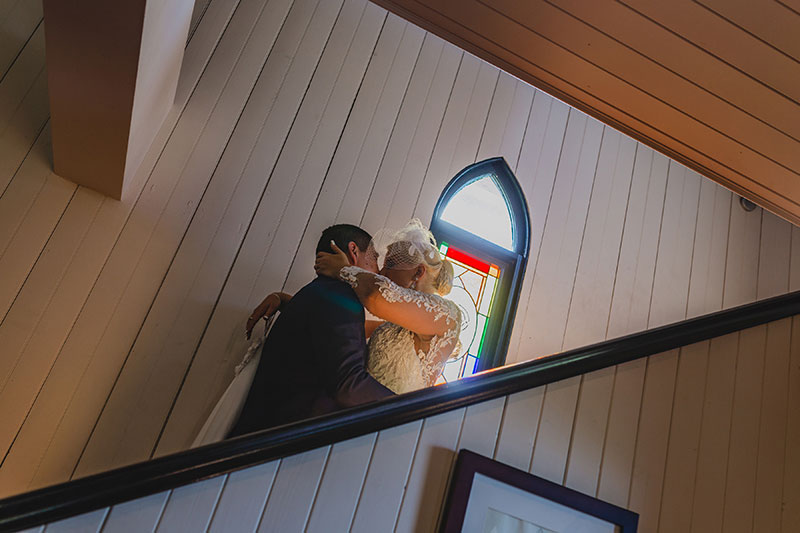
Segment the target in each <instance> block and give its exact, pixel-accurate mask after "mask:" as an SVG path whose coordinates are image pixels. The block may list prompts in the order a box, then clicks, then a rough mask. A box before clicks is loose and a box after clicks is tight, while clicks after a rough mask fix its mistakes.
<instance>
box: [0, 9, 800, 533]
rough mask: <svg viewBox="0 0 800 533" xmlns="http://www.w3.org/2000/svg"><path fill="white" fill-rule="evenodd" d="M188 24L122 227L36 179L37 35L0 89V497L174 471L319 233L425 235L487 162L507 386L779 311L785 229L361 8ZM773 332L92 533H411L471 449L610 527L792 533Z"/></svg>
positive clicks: (798, 236)
mask: <svg viewBox="0 0 800 533" xmlns="http://www.w3.org/2000/svg"><path fill="white" fill-rule="evenodd" d="M3 6H5V4H3V5H0V8H2V7H3ZM340 7H341V9H340ZM15 9H16V8H15ZM615 9H616V8H615ZM620 9H625V10H628V8H624V7H620ZM628 11H630V10H628ZM201 17H202V18H201ZM198 22H199V24H198V25H197V26H196V31H194V33H193V34H192V37H191V39H190V43H189V47H188V49H187V53H186V60H185V66H184V72H183V77H182V79H181V83H180V85H179V89H178V99H177V105H176V108H175V109H174V110H173V112H172V113H171V115H170V118H169V119H168V121H167V123H166V125H165V126H164V127H163V128H162V131H161V133H160V137H159V139H157V141H156V142H155V143H154V146H153V148H152V149H151V153H150V154H149V155H148V159H147V161H146V162H145V164H144V165H143V170H142V171H141V173H140V174H139V175H137V177H136V178H135V180H134V181H135V189H136V190H134V191H133V193H134V195H133V196H132V199H131V200H126V201H125V202H122V203H116V202H111V201H106V200H105V199H102V198H100V197H99V196H97V195H96V194H95V193H91V192H89V191H86V190H84V189H77V190H76V189H75V187H74V186H72V185H70V184H68V183H67V182H64V181H63V180H61V181H59V180H60V178H57V177H55V176H53V175H52V174H51V172H50V170H49V164H50V163H49V160H48V155H47V154H48V151H49V149H50V148H49V144H48V143H49V138H48V131H47V129H46V128H45V129H44V130H42V128H43V125H44V121H45V120H46V117H47V105H46V83H45V81H46V76H45V73H44V72H43V71H42V67H41V65H43V47H42V44H43V41H42V39H41V32H42V29H41V27H39V28H38V29H35V33H34V28H36V26H34V27H32V28H31V29H30V30H29V36H30V37H31V38H30V39H29V40H27V44H25V46H24V48H22V53H21V54H19V56H18V57H17V59H16V60H15V61H14V62H13V63H12V64H10V69H9V70H8V73H7V74H6V76H5V78H2V79H0V268H1V269H2V271H3V273H4V276H2V277H0V311H2V313H0V315H2V316H4V318H0V345H2V346H3V347H4V348H3V355H4V356H6V355H7V354H10V357H0V379H1V380H2V381H1V382H2V384H3V385H0V388H2V390H0V414H3V415H4V416H3V419H4V420H9V419H11V420H14V422H13V423H12V424H7V425H4V426H3V429H2V431H0V437H2V438H3V439H4V442H5V443H6V444H5V447H6V449H7V450H8V453H7V454H6V456H5V459H4V463H3V468H2V469H0V490H2V491H4V493H11V492H16V491H19V490H23V489H24V488H27V487H37V486H41V485H43V484H48V483H52V482H54V481H57V480H64V479H68V478H69V477H70V476H72V475H73V469H74V468H75V465H76V464H77V461H78V460H79V458H81V457H82V459H81V464H80V466H79V467H78V470H77V474H79V475H80V474H83V473H88V472H91V471H94V470H96V469H103V468H106V467H109V466H113V465H118V464H122V463H125V462H129V461H131V460H135V459H144V458H147V457H148V456H150V454H151V453H155V454H156V455H162V454H165V453H169V452H173V451H177V450H180V449H183V448H185V447H186V446H187V445H188V443H190V442H191V440H192V438H193V437H194V434H195V432H196V430H197V428H198V427H199V425H201V424H202V422H203V420H204V418H205V416H206V415H207V413H208V412H209V411H210V409H211V407H212V406H213V404H214V402H215V401H216V399H217V397H218V396H219V394H220V393H221V392H222V390H224V388H225V387H226V386H227V384H228V382H229V379H230V376H231V370H232V367H233V366H234V365H235V364H236V363H237V362H238V360H239V357H240V355H241V353H242V352H243V349H244V345H245V341H244V339H243V337H242V335H241V327H242V321H243V318H244V317H245V316H246V314H247V312H249V310H250V309H251V308H252V307H253V306H254V305H255V304H256V303H258V301H260V300H261V299H262V298H263V296H264V294H266V293H268V292H270V291H272V290H276V289H279V288H281V287H283V288H284V289H285V290H288V291H289V292H293V291H295V290H297V289H298V288H299V287H301V286H302V285H303V284H304V283H306V281H307V280H308V279H310V278H311V277H312V276H313V273H312V270H311V260H312V258H313V246H314V244H315V242H316V240H317V238H318V234H319V232H320V231H321V230H322V229H323V228H324V227H326V226H328V225H330V224H332V223H335V222H353V223H360V224H362V225H364V227H365V228H366V229H367V230H370V231H375V230H376V229H379V228H380V227H382V226H384V225H389V226H398V225H400V224H402V223H404V222H405V221H406V220H407V218H408V217H410V216H412V215H414V216H419V217H421V218H422V219H423V221H424V222H427V220H428V219H429V218H430V215H431V212H432V209H433V206H434V204H435V202H436V200H437V199H438V196H439V194H440V192H441V189H442V187H443V186H444V184H445V183H446V182H447V181H449V180H450V179H451V178H452V177H453V174H454V173H455V172H457V171H459V170H461V169H462V168H463V167H464V166H466V165H468V164H471V163H472V162H474V161H476V160H480V159H483V158H487V157H494V156H498V155H499V156H503V157H505V159H506V160H507V161H508V163H509V165H510V166H511V167H512V168H513V169H515V171H516V175H517V178H518V180H519V182H520V185H521V186H522V188H523V190H524V192H525V194H526V198H527V202H528V206H529V209H530V214H531V222H532V227H531V230H532V233H531V241H532V245H531V250H530V260H529V264H528V268H527V271H526V275H525V279H524V281H523V286H522V291H521V299H520V303H519V308H518V312H517V320H516V323H515V325H514V328H513V333H512V339H511V347H510V349H509V355H508V361H509V362H512V361H523V360H527V359H530V358H532V357H535V356H540V355H545V354H547V353H552V352H556V351H559V350H561V349H564V348H570V347H575V346H580V345H584V344H588V343H591V342H596V341H600V340H602V339H604V338H610V337H616V336H620V335H624V334H627V333H632V332H635V331H641V330H643V329H646V328H648V327H654V326H658V325H661V324H665V323H668V322H671V321H675V320H681V319H683V318H684V317H685V316H687V315H688V316H696V315H699V314H703V313H707V312H710V311H713V310H716V309H719V308H721V307H722V306H725V307H729V306H732V305H737V304H740V303H745V302H748V301H752V300H755V299H757V298H763V297H767V296H770V295H774V294H780V293H784V292H786V291H787V290H790V289H797V288H800V274H798V272H800V259H798V258H800V233H798V231H797V229H796V228H792V227H791V226H789V225H788V224H787V223H785V222H783V221H781V220H779V219H778V218H777V217H774V216H773V215H771V214H769V213H766V212H762V211H761V210H757V211H755V212H754V213H745V212H744V211H743V210H742V209H741V208H740V207H739V205H738V198H737V197H735V196H733V195H732V194H731V193H729V192H727V191H726V190H724V189H722V188H721V187H719V186H717V185H714V184H712V183H711V182H709V181H707V180H705V179H703V178H700V177H699V176H697V175H696V174H694V173H693V172H691V171H688V170H686V169H685V168H684V167H682V166H680V165H678V164H676V163H674V162H669V160H668V159H666V158H665V157H664V156H662V155H660V154H656V153H654V152H653V151H652V150H650V149H649V148H646V147H644V146H642V145H641V144H637V143H634V142H633V141H631V140H630V139H628V138H627V137H624V136H622V135H621V134H619V133H617V132H615V131H613V130H611V129H610V128H608V127H604V126H602V125H600V124H599V123H598V122H596V121H594V120H593V119H589V118H587V117H586V116H585V115H583V114H582V113H580V112H577V111H575V110H574V109H573V110H570V108H569V107H568V106H566V105H565V104H563V103H561V102H559V101H556V100H554V99H553V98H551V97H550V96H548V95H546V94H545V93H542V92H540V91H536V90H534V89H533V88H532V87H530V86H528V85H526V84H524V83H523V82H521V81H519V80H516V79H514V78H512V77H511V76H509V75H507V74H505V73H502V72H499V71H498V70H497V69H495V68H494V67H491V66H489V65H488V64H486V63H484V62H482V61H480V60H478V59H476V58H475V57H473V56H471V55H469V54H465V53H464V52H462V51H461V50H459V49H458V48H456V47H454V46H453V45H450V44H448V43H445V42H444V41H442V40H441V39H439V38H438V37H435V36H433V35H431V34H428V33H426V32H424V31H422V30H421V29H419V28H417V27H415V26H413V25H411V24H409V23H407V22H405V21H403V20H401V19H399V18H398V17H396V16H394V15H388V16H387V14H386V12H385V11H384V10H382V9H380V8H378V7H377V6H375V5H373V4H372V3H367V2H364V1H363V0H347V1H345V2H327V1H324V2H318V1H317V0H296V1H294V2H292V1H291V0H242V1H241V4H240V3H239V2H238V1H237V0H211V1H210V2H206V1H205V0H199V1H198V2H197V4H196V9H195V13H194V16H193V24H196V23H198ZM0 38H2V37H0ZM2 53H4V50H3V48H2V47H0V59H2V57H3V56H2ZM1 65H2V64H1V63H0V66H1ZM37 65H39V66H38V67H37ZM206 65H207V66H206ZM3 128H5V129H3ZM29 151H30V152H29ZM26 155H27V157H26ZM6 156H8V157H6ZM4 180H5V181H4ZM6 185H7V186H6ZM7 273H8V275H6V274H7ZM723 284H724V286H723ZM3 302H5V303H3ZM2 306H4V307H2ZM787 323H788V322H787ZM764 331H765V333H764V342H765V343H766V344H765V346H766V351H765V349H764V347H762V350H761V352H758V351H757V350H756V351H753V350H755V348H752V347H749V346H747V342H745V343H744V344H743V345H742V346H744V347H743V348H742V347H738V348H741V349H739V358H740V361H739V362H738V363H734V362H733V356H732V354H734V355H735V354H736V352H737V342H738V338H739V335H732V336H729V337H726V338H723V339H716V340H713V341H711V342H710V343H706V344H705V345H697V346H692V347H687V348H684V349H683V350H681V351H680V352H673V353H668V354H662V355H660V356H654V357H653V358H650V359H649V360H641V361H633V362H631V363H628V364H626V365H620V366H619V367H617V368H612V369H604V370H602V371H599V372H596V373H593V374H589V375H586V376H582V377H578V378H573V379H571V380H567V381H565V382H561V383H556V384H549V385H548V386H547V387H541V388H537V389H533V390H530V391H524V392H521V393H518V394H515V395H512V396H510V397H507V398H503V399H498V400H494V401H492V402H488V403H486V404H481V405H476V406H472V407H470V408H467V409H465V410H459V411H456V412H454V413H448V414H446V415H442V416H441V417H439V418H435V419H429V420H427V421H425V422H422V421H419V422H415V423H412V424H408V425H406V426H402V427H400V428H391V429H389V430H385V431H382V432H380V433H379V434H373V435H367V436H364V437H360V438H358V439H354V440H353V441H349V442H345V443H338V444H336V445H334V446H332V447H331V448H330V449H327V448H325V449H322V450H316V451H314V452H309V453H308V454H304V455H302V456H297V457H295V458H288V459H286V460H283V461H280V462H273V463H270V464H268V465H262V466H259V467H255V468H252V469H248V470H244V471H241V472H236V473H233V474H230V475H229V476H227V477H220V478H216V479H213V480H209V481H207V482H203V483H200V484H196V485H191V486H187V487H183V488H181V489H177V490H175V491H173V492H172V493H171V495H169V497H168V498H167V496H166V495H164V496H163V498H164V500H163V501H161V507H158V506H157V505H155V506H153V505H149V504H148V505H144V503H142V502H140V503H139V504H132V505H131V506H129V507H123V506H116V507H115V508H114V509H113V510H112V511H111V512H110V513H109V514H108V516H106V515H105V514H102V515H98V516H99V517H100V518H98V519H97V520H95V522H96V528H99V527H100V526H101V524H102V523H104V522H105V523H106V530H112V529H113V530H116V529H115V528H116V527H117V526H116V524H123V525H124V526H125V527H128V528H129V529H131V530H137V531H138V530H150V531H152V530H154V529H155V528H158V529H159V530H174V529H175V528H178V529H180V528H183V529H184V530H187V528H188V529H198V530H202V529H204V528H205V527H206V525H208V529H209V530H211V531H231V530H234V531H236V530H242V531H255V530H256V529H257V528H260V529H261V530H274V529H278V530H300V529H303V528H306V529H309V530H314V531H319V530H346V529H348V528H352V529H353V530H357V531H383V530H391V529H392V528H394V527H396V529H398V530H403V531H413V530H425V529H431V528H433V527H434V525H435V522H436V520H437V518H438V513H439V506H440V505H441V501H442V498H443V494H444V489H445V484H446V481H447V478H448V475H449V467H450V465H451V461H452V458H453V456H454V455H453V452H455V451H456V450H457V449H458V448H459V447H467V448H470V449H473V450H476V451H479V452H480V453H483V454H486V455H490V456H491V455H494V456H495V457H496V458H497V459H498V460H501V461H503V462H506V463H509V464H512V465H514V466H517V467H519V468H522V469H526V470H532V471H533V472H535V473H539V474H541V475H544V476H545V477H548V478H550V479H553V480H556V481H557V482H559V483H565V484H566V485H568V486H571V487H574V488H577V489H579V490H581V491H584V492H587V493H589V494H597V495H598V496H599V497H600V498H602V499H605V500H608V501H611V502H612V503H616V504H618V505H623V506H628V505H629V502H630V505H631V506H632V507H633V508H634V509H639V510H643V512H644V513H645V514H644V515H643V521H642V524H643V528H644V530H646V529H647V528H651V527H652V528H653V529H655V528H656V526H657V525H660V529H661V530H672V529H681V528H684V529H685V528H691V529H692V530H694V531H705V530H713V529H715V528H716V529H719V528H720V527H721V526H722V524H723V522H722V519H723V516H724V513H727V516H728V520H737V521H738V520H739V519H738V518H737V517H736V516H734V515H735V513H737V512H741V509H740V507H746V506H747V505H749V506H750V508H751V509H752V512H751V514H752V518H753V520H754V523H755V524H759V527H761V528H763V529H765V530H769V529H773V528H775V527H778V526H776V524H782V525H783V527H784V529H785V528H787V527H789V526H787V524H792V523H794V522H792V520H793V519H794V517H795V516H797V515H798V513H800V511H798V504H796V503H794V502H796V501H797V495H798V493H800V488H798V485H797V482H796V478H797V477H798V475H800V474H796V475H791V474H790V472H796V471H797V468H798V467H797V465H798V464H800V459H798V458H797V457H796V455H797V452H796V450H797V448H798V446H797V444H796V443H797V442H800V438H798V434H800V431H798V429H797V428H798V426H797V424H795V423H794V422H793V420H792V419H791V418H788V414H789V413H791V412H792V411H791V409H790V408H789V407H788V406H791V405H793V403H792V402H793V400H794V399H796V397H798V394H800V393H798V390H800V388H798V386H797V382H798V380H797V379H796V378H797V376H798V375H800V370H798V365H797V364H796V361H795V359H797V357H796V353H795V352H797V351H798V350H793V351H791V352H790V351H787V347H788V346H789V344H788V343H789V340H790V337H791V340H792V342H794V339H795V338H796V337H800V334H794V335H793V334H792V333H790V331H789V327H788V326H787V325H784V324H774V325H770V326H769V327H768V328H766V329H765V330H764ZM742 335H743V338H744V337H746V335H747V334H746V333H743V334H742ZM703 346H705V348H703ZM781 347H783V348H781ZM759 357H761V358H762V359H761V363H760V364H761V366H762V367H763V373H761V374H759V373H758V372H755V371H754V369H755V370H757V368H756V367H757V366H758V364H759V363H758V359H759ZM742 364H744V365H745V366H744V367H743V368H740V367H741V365H742ZM737 365H738V367H737ZM748 365H749V366H748ZM751 367H752V368H751ZM787 367H788V368H787ZM747 368H751V370H747ZM706 370H707V372H706ZM756 375H758V376H760V377H759V378H758V379H761V381H758V380H757V378H756ZM781 380H783V381H781ZM756 381H758V383H756ZM775 381H781V383H782V385H773V383H774V382H775ZM762 382H763V383H762ZM734 398H735V400H734ZM732 403H735V405H736V407H732ZM795 403H796V402H795ZM745 404H746V405H748V406H749V408H750V409H751V411H752V412H750V411H746V410H742V409H740V406H741V405H745ZM700 405H702V409H701V408H700V407H699V406H700ZM101 413H102V414H101ZM783 413H785V414H783ZM98 417H99V422H98ZM96 423H97V425H96V427H95V424H96ZM731 431H733V432H734V433H736V434H739V433H741V434H744V433H745V432H749V433H748V435H749V437H748V438H749V439H750V440H747V439H738V438H737V439H732V438H731V436H730V433H731ZM90 437H91V438H90ZM753 439H755V440H753ZM734 440H736V441H737V442H734ZM87 442H88V445H87ZM753 442H755V447H753ZM729 445H730V447H731V454H730V456H729V454H728V447H729ZM750 452H752V453H750ZM748 453H749V454H750V455H748V459H747V461H749V462H744V463H742V464H743V465H744V469H743V470H742V471H737V472H735V473H732V471H731V467H729V466H728V464H729V463H730V464H731V465H734V464H739V462H740V460H739V458H740V457H744V456H745V455H747V454H748ZM775 456H783V457H785V462H786V472H785V473H784V472H783V471H782V470H781V466H780V465H779V464H778V463H776V462H774V461H773V460H772V459H773V457H775ZM693 458H696V462H695V463H693ZM279 464H280V466H279ZM695 464H696V467H695V466H694V465H695ZM792 469H794V470H792ZM737 476H738V477H737ZM745 477H748V479H749V478H752V486H751V487H750V489H746V490H745V489H743V488H742V487H741V486H740V485H742V481H741V480H742V479H744V478H745ZM726 487H727V496H726ZM748 491H749V492H748ZM726 497H727V500H725V498H726ZM779 497H782V498H783V502H782V504H781V506H778V503H777V502H776V498H779ZM148 501H149V500H148ZM153 501H155V500H153ZM125 509H128V511H125ZM192 509H197V512H195V511H193V510H192ZM145 510H146V511H147V512H145ZM676 510H680V512H678V511H676ZM126 513H127V514H126ZM75 523H76V524H77V523H78V522H75ZM93 523H94V522H93ZM56 526H57V524H52V525H50V526H49V527H48V530H51V529H54V528H55V527H56ZM59 527H61V526H59ZM120 527H121V526H120Z"/></svg>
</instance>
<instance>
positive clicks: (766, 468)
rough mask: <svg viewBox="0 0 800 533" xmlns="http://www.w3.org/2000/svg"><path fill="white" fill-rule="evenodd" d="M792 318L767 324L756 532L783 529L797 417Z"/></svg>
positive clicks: (757, 475) (755, 512)
mask: <svg viewBox="0 0 800 533" xmlns="http://www.w3.org/2000/svg"><path fill="white" fill-rule="evenodd" d="M791 327H792V320H791V319H786V320H781V321H780V322H775V323H772V324H769V325H768V326H767V341H766V348H765V353H764V378H763V383H764V384H763V386H762V391H761V402H760V406H759V407H760V409H761V417H760V423H759V428H758V458H757V462H756V480H755V508H754V510H753V531H780V530H781V507H782V505H781V501H782V498H781V497H782V493H783V480H784V464H783V462H782V461H779V460H776V458H781V457H784V456H785V454H786V424H787V422H788V420H789V419H790V418H792V417H793V414H792V413H791V411H792V409H791V408H790V406H791V404H790V403H789V397H788V392H789V391H788V382H787V380H786V376H787V375H789V372H790V368H789V360H790V359H789V357H790V342H791Z"/></svg>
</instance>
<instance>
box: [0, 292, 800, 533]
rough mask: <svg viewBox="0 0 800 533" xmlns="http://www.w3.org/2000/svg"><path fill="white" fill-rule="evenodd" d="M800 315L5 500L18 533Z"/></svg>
mask: <svg viewBox="0 0 800 533" xmlns="http://www.w3.org/2000/svg"><path fill="white" fill-rule="evenodd" d="M798 314H800V291H798V292H793V293H790V294H787V295H783V296H778V297H775V298H770V299H767V300H762V301H760V302H756V303H753V304H748V305H743V306H741V307H736V308H733V309H729V310H726V311H720V312H717V313H713V314H709V315H704V316H701V317H697V318H693V319H690V320H684V321H682V322H678V323H675V324H670V325H668V326H664V327H660V328H656V329H651V330H647V331H644V332H641V333H635V334H633V335H628V336H626V337H620V338H617V339H612V340H608V341H604V342H601V343H598V344H594V345H591V346H586V347H584V348H578V349H575V350H570V351H567V352H563V353H560V354H556V355H553V356H550V357H545V358H541V359H536V360H533V361H529V362H526V363H521V364H517V365H511V366H506V367H502V368H498V369H496V370H493V371H488V372H485V373H483V374H480V375H477V376H474V377H470V378H466V379H464V380H462V381H459V382H456V383H451V384H447V385H442V386H439V387H434V388H430V389H425V390H420V391H416V392H412V393H409V394H404V395H402V396H398V397H395V398H391V399H388V400H384V401H381V402H376V403H372V404H367V405H364V406H361V407H357V408H353V409H347V410H344V411H340V412H338V413H336V414H332V415H327V416H323V417H318V418H313V419H309V420H304V421H302V422H297V423H294V424H289V425H286V426H281V427H277V428H273V429H269V430H265V431H261V432H258V433H253V434H251V435H244V436H241V437H237V438H235V439H230V440H226V441H223V442H219V443H215V444H209V445H207V446H203V447H200V448H194V449H191V450H187V451H184V452H180V453H175V454H172V455H169V456H165V457H161V458H158V459H153V460H151V461H146V462H143V463H138V464H134V465H130V466H126V467H123V468H118V469H115V470H110V471H108V472H103V473H101V474H95V475H93V476H89V477H85V478H81V479H77V480H74V481H68V482H66V483H61V484H58V485H53V486H51V487H47V488H43V489H39V490H35V491H32V492H28V493H25V494H20V495H18V496H12V497H10V498H6V499H4V500H0V529H2V530H3V531H13V530H17V529H22V528H27V527H31V526H36V525H40V524H44V523H48V522H52V521H55V520H59V519H62V518H66V517H69V516H73V515H77V514H81V513H85V512H88V511H93V510H95V509H101V508H103V507H107V506H110V505H114V504H117V503H120V502H123V501H128V500H133V499H136V498H141V497H143V496H147V495H149V494H154V493H157V492H161V491H164V490H168V489H172V488H175V487H179V486H181V485H185V484H188V483H192V482H195V481H200V480H202V479H206V478H209V477H213V476H218V475H220V474H224V473H227V472H231V471H234V470H239V469H242V468H246V467H249V466H253V465H257V464H260V463H264V462H267V461H271V460H274V459H278V458H281V457H285V456H287V455H293V454H296V453H300V452H303V451H306V450H310V449H313V448H318V447H320V446H325V445H328V444H332V443H335V442H339V441H342V440H346V439H350V438H353V437H356V436H359V435H363V434H366V433H372V432H375V431H379V430H381V429H385V428H388V427H392V426H397V425H400V424H404V423H406V422H410V421H413V420H418V419H421V418H426V417H429V416H432V415H435V414H438V413H442V412H444V411H449V410H452V409H457V408H460V407H464V406H467V405H471V404H475V403H479V402H484V401H487V400H491V399H493V398H498V397H500V396H506V395H508V394H512V393H515V392H519V391H522V390H526V389H530V388H533V387H538V386H540V385H544V384H547V383H552V382H555V381H560V380H562V379H566V378H569V377H572V376H577V375H580V374H585V373H587V372H592V371H594V370H599V369H601V368H605V367H609V366H613V365H618V364H621V363H625V362H627V361H631V360H634V359H638V358H640V357H646V356H648V355H653V354H657V353H660V352H664V351H667V350H671V349H674V348H678V347H681V346H686V345H688V344H693V343H695V342H699V341H702V340H706V339H711V338H714V337H719V336H721V335H725V334H727V333H732V332H734V331H738V330H742V329H746V328H750V327H754V326H758V325H761V324H765V323H767V322H772V321H775V320H779V319H782V318H786V317H790V316H794V315H798Z"/></svg>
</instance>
